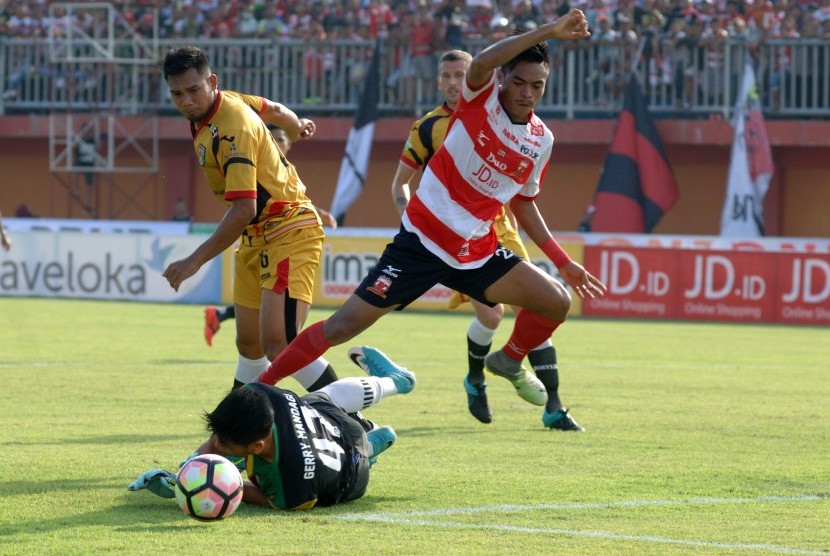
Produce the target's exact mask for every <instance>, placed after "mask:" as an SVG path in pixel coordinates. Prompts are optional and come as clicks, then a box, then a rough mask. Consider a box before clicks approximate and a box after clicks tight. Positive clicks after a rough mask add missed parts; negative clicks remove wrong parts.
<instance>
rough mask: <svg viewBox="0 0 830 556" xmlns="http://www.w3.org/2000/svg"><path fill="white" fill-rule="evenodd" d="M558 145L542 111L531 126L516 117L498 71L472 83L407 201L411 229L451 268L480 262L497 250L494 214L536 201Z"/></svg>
mask: <svg viewBox="0 0 830 556" xmlns="http://www.w3.org/2000/svg"><path fill="white" fill-rule="evenodd" d="M552 147H553V134H552V133H551V131H550V130H549V129H548V128H547V126H545V124H544V123H543V122H542V120H541V119H539V118H538V117H537V116H536V115H535V114H533V113H531V114H530V118H529V121H528V123H526V124H522V123H514V122H512V121H511V120H510V117H509V116H508V115H507V113H505V111H504V109H503V108H502V106H501V103H500V102H499V84H498V81H497V80H496V72H495V71H494V72H493V76H492V77H491V78H490V81H489V83H487V84H486V85H485V86H484V87H482V88H481V89H479V90H478V91H472V90H470V88H469V86H468V84H467V83H466V82H465V83H464V86H463V89H462V97H461V100H460V102H459V104H458V106H457V107H456V109H455V112H454V113H453V117H452V120H451V122H450V129H449V131H448V133H447V137H446V139H445V140H444V144H443V146H442V147H441V148H440V149H438V151H437V152H436V153H435V155H434V156H433V157H432V159H430V162H429V164H428V165H427V167H426V169H425V170H424V175H423V177H422V178H421V183H420V185H419V186H418V190H417V191H416V192H415V194H414V195H413V196H412V198H411V199H410V201H409V204H407V206H406V211H405V212H404V215H403V220H402V222H403V225H404V228H406V229H407V230H408V231H410V232H413V233H415V234H417V235H418V237H419V238H420V240H421V243H423V245H424V247H426V248H427V249H428V250H429V251H430V252H431V253H433V254H434V255H435V256H437V257H438V258H440V259H441V260H443V261H444V262H445V263H447V264H448V265H450V266H452V267H454V268H459V269H470V268H479V267H481V266H482V265H483V264H484V263H485V262H487V260H488V259H489V258H490V257H491V256H492V255H493V253H494V252H495V251H496V245H497V243H498V242H497V240H496V233H495V231H494V230H493V227H492V224H493V219H494V218H495V217H496V216H497V215H498V214H499V211H500V210H501V208H502V206H503V205H505V204H507V203H508V202H509V201H510V200H511V199H512V198H513V197H515V196H516V195H518V196H520V197H523V198H527V199H535V198H536V196H537V195H538V194H539V189H540V186H541V183H542V180H543V179H544V177H545V171H546V170H547V165H548V161H549V160H550V153H551V148H552Z"/></svg>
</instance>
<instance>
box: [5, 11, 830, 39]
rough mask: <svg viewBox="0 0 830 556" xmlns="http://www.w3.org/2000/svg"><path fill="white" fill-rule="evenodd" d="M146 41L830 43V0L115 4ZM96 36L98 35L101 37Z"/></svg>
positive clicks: (40, 19)
mask: <svg viewBox="0 0 830 556" xmlns="http://www.w3.org/2000/svg"><path fill="white" fill-rule="evenodd" d="M52 3H53V2H52V1H51V0H24V1H11V0H0V36H9V37H41V36H46V35H47V34H48V28H49V26H50V25H53V24H59V20H60V16H61V14H62V12H61V11H59V10H56V11H52V12H51V13H50V4H52ZM111 3H112V4H113V6H114V7H115V8H116V9H117V10H118V11H119V12H120V13H121V14H122V15H123V17H124V19H125V20H126V21H127V22H128V23H130V24H131V25H133V26H134V28H135V30H136V31H137V32H138V33H139V34H143V35H151V34H152V33H153V32H154V24H155V22H154V19H155V18H156V17H158V34H159V37H160V38H202V39H204V38H266V39H276V38H283V39H289V38H294V39H309V38H321V37H323V38H327V39H349V38H375V37H378V36H385V35H389V34H392V33H394V30H395V29H397V28H401V29H403V31H404V32H403V33H401V36H403V37H406V38H407V39H408V40H409V41H410V43H411V44H412V45H413V46H415V45H418V46H421V47H423V48H426V47H429V48H439V49H440V48H444V49H451V48H464V46H465V43H466V42H468V41H472V40H480V39H487V40H497V39H498V38H500V37H502V36H504V35H505V34H506V33H509V32H510V31H511V30H512V29H514V28H516V27H534V26H536V25H538V24H541V23H544V22H547V21H551V20H553V19H555V18H557V17H559V16H560V15H562V14H564V13H567V11H568V10H569V9H570V8H572V7H576V8H580V9H581V10H583V11H584V12H585V15H586V17H587V19H588V22H589V25H590V28H591V31H592V32H593V34H594V38H593V39H592V40H604V41H609V40H613V39H615V38H625V39H631V38H632V37H633V36H636V37H654V38H655V39H656V40H657V41H658V42H665V41H667V40H670V39H671V38H673V37H674V38H676V37H677V36H678V35H682V34H684V33H685V34H696V35H698V36H699V39H700V40H701V41H717V40H721V39H722V38H724V37H727V36H731V37H743V38H746V39H747V40H749V41H752V42H755V43H760V42H763V41H764V40H767V39H770V38H799V37H802V38H828V36H830V0H573V1H568V0H432V1H430V0H339V1H337V0H311V1H308V0H276V1H269V2H266V1H264V0H230V1H222V2H220V1H219V0H179V1H176V2H157V1H154V0H136V1H129V0H113V1H112V2H111ZM73 12H74V17H75V18H76V20H78V22H79V23H81V26H82V27H84V28H88V29H90V30H92V28H93V27H94V26H95V25H96V24H97V23H100V21H97V19H98V18H96V16H95V15H94V13H93V12H91V11H88V10H83V9H79V10H76V11H73ZM91 34H94V33H91Z"/></svg>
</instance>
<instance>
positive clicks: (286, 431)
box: [245, 382, 369, 510]
mask: <svg viewBox="0 0 830 556" xmlns="http://www.w3.org/2000/svg"><path fill="white" fill-rule="evenodd" d="M245 388H256V389H258V390H262V391H263V392H265V393H266V394H267V395H268V399H269V400H270V401H271V405H272V407H273V408H274V427H273V432H272V434H273V435H274V445H275V447H276V450H275V454H274V460H273V461H265V460H263V459H262V458H260V457H259V456H256V455H251V456H248V461H247V473H248V478H250V479H251V481H253V482H254V483H255V484H256V485H257V486H259V488H260V489H261V490H262V492H263V494H265V496H266V498H268V501H269V502H270V504H271V505H272V506H273V507H275V508H280V509H283V510H306V509H309V508H311V507H313V506H314V505H321V506H325V505H330V504H334V503H336V502H340V501H345V500H351V499H353V498H358V497H360V496H362V495H363V493H364V492H365V489H366V484H367V483H368V473H369V469H368V463H367V460H366V441H365V434H364V433H363V429H362V428H360V425H359V424H358V423H357V422H356V421H354V420H353V419H352V418H351V417H349V416H348V415H346V413H344V412H343V411H342V410H340V409H339V408H337V407H336V406H335V405H333V404H332V403H330V402H328V401H326V399H325V398H323V397H321V396H320V395H319V394H311V395H310V396H305V397H303V398H300V397H299V396H297V395H296V394H295V393H293V392H291V391H289V390H283V389H281V388H277V387H274V386H269V385H266V384H261V383H257V382H255V383H251V384H247V385H246V386H245ZM306 398H308V400H306ZM356 445H357V446H356ZM361 485H362V486H361Z"/></svg>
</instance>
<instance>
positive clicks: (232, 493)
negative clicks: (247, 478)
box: [174, 454, 242, 521]
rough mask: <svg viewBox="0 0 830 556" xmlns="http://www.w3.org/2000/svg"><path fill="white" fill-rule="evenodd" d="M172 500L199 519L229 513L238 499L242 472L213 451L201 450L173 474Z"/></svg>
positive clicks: (239, 497) (188, 513) (191, 515)
mask: <svg viewBox="0 0 830 556" xmlns="http://www.w3.org/2000/svg"><path fill="white" fill-rule="evenodd" d="M174 492H175V494H176V502H178V503H179V507H180V508H181V509H182V511H183V512H184V513H185V515H189V516H190V517H192V518H194V519H198V520H200V521H211V520H215V519H223V518H226V517H229V516H230V515H231V514H233V512H234V511H236V508H238V507H239V504H240V502H242V475H241V474H240V473H239V469H237V468H236V466H235V465H234V464H233V463H231V462H230V461H228V460H227V459H225V458H223V457H222V456H219V455H216V454H202V455H200V456H196V457H195V458H193V459H191V460H190V461H188V462H187V463H185V464H184V465H183V466H182V468H181V469H179V473H178V474H177V475H176V487H175V489H174Z"/></svg>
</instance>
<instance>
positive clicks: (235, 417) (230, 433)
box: [204, 386, 274, 446]
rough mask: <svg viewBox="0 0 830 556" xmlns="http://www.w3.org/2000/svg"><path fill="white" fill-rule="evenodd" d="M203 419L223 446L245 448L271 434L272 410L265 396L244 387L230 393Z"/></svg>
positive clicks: (272, 423)
mask: <svg viewBox="0 0 830 556" xmlns="http://www.w3.org/2000/svg"><path fill="white" fill-rule="evenodd" d="M204 419H205V422H206V423H207V429H208V430H209V431H210V432H211V433H212V434H215V435H216V438H218V439H219V441H220V442H222V443H223V444H225V443H232V444H238V445H240V446H247V445H248V444H251V443H252V442H256V441H257V440H262V439H263V438H265V437H267V436H268V435H269V434H271V428H272V427H273V426H274V409H273V408H272V407H271V402H269V401H268V396H267V395H266V394H265V392H262V391H260V390H255V389H253V388H246V387H244V386H243V387H242V388H237V389H235V390H231V392H230V393H229V394H228V395H227V396H225V398H224V399H223V400H222V401H221V402H219V405H217V406H216V409H214V410H213V411H212V412H210V413H205V415H204Z"/></svg>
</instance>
